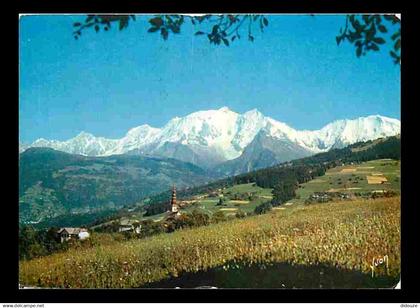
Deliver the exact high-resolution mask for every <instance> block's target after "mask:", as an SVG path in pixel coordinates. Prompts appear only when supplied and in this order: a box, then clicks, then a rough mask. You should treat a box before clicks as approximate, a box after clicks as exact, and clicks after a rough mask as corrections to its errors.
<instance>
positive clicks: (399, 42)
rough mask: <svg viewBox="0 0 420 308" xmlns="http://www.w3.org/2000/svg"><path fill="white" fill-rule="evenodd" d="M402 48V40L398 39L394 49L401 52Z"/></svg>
mask: <svg viewBox="0 0 420 308" xmlns="http://www.w3.org/2000/svg"><path fill="white" fill-rule="evenodd" d="M400 48H401V39H398V40H397V41H396V42H395V45H394V49H395V50H399V49H400Z"/></svg>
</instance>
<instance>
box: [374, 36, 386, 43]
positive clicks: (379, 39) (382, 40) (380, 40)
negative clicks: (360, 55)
mask: <svg viewBox="0 0 420 308" xmlns="http://www.w3.org/2000/svg"><path fill="white" fill-rule="evenodd" d="M373 41H374V42H375V43H376V44H385V40H384V39H383V38H382V37H374V38H373Z"/></svg>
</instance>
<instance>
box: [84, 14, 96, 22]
mask: <svg viewBox="0 0 420 308" xmlns="http://www.w3.org/2000/svg"><path fill="white" fill-rule="evenodd" d="M94 17H95V15H88V16H87V17H86V20H85V22H89V21H91V20H92V19H93V18H94Z"/></svg>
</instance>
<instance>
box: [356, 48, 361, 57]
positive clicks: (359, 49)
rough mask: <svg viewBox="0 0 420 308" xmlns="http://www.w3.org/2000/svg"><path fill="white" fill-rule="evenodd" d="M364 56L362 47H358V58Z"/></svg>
mask: <svg viewBox="0 0 420 308" xmlns="http://www.w3.org/2000/svg"><path fill="white" fill-rule="evenodd" d="M361 55H362V46H358V47H357V48H356V56H357V57H358V58H360V56H361Z"/></svg>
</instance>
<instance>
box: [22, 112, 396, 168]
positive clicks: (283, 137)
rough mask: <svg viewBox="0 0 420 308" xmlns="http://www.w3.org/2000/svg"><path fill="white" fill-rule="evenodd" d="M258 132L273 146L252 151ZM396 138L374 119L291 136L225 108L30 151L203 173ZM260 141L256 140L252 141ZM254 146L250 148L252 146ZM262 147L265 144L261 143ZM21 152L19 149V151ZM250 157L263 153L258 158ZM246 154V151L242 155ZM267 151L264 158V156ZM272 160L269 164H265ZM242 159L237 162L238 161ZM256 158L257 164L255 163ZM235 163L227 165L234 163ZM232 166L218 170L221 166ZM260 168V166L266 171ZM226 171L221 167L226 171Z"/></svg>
mask: <svg viewBox="0 0 420 308" xmlns="http://www.w3.org/2000/svg"><path fill="white" fill-rule="evenodd" d="M262 132H264V134H265V137H267V138H266V139H267V140H272V143H276V144H277V145H276V150H274V151H273V148H274V146H272V147H268V148H265V147H264V146H263V147H262V148H260V149H257V148H256V147H257V145H263V144H265V143H264V142H259V141H258V140H255V138H257V136H260V135H259V134H260V133H262ZM399 132H400V121H399V120H396V119H391V118H387V117H383V116H380V115H374V116H368V117H361V118H357V119H354V120H338V121H335V122H333V123H330V124H328V125H326V126H324V127H323V128H321V129H319V130H314V131H308V130H303V131H299V130H296V129H294V128H292V127H290V126H288V125H286V124H285V123H282V122H279V121H277V120H274V119H272V118H269V117H266V116H264V115H263V114H262V113H260V112H259V111H258V110H256V109H253V110H250V111H248V112H245V113H244V114H238V113H236V112H234V111H232V110H230V109H229V108H227V107H223V108H220V109H218V110H206V111H198V112H194V113H191V114H189V115H187V116H185V117H182V118H180V117H176V118H173V119H172V120H170V121H169V122H168V123H167V124H166V125H165V126H163V127H162V128H153V127H151V126H148V125H142V126H139V127H136V128H133V129H131V130H129V131H128V133H127V134H126V135H125V136H124V137H123V138H121V139H106V138H103V137H95V136H93V135H91V134H88V133H85V132H82V133H80V134H79V135H78V136H76V137H74V138H72V139H69V140H67V141H56V140H45V139H38V140H37V141H35V142H34V143H33V144H32V145H30V146H31V147H40V146H41V147H50V148H53V149H56V150H60V151H64V152H68V153H72V154H81V155H87V156H108V155H115V154H124V153H130V154H141V155H151V156H157V157H170V158H176V159H179V160H182V161H186V162H191V163H194V164H197V165H199V166H200V167H203V168H206V169H212V168H214V167H215V166H216V165H220V164H223V166H229V165H231V166H233V167H232V168H233V170H227V169H224V168H225V167H222V169H224V170H225V171H226V172H228V173H232V172H233V173H234V172H235V170H240V171H244V170H246V168H245V169H243V168H239V169H236V167H235V166H237V165H238V164H239V165H243V166H246V165H249V166H253V165H255V163H253V161H256V160H261V159H262V160H263V161H267V164H268V165H270V164H273V163H278V162H281V161H285V160H289V159H294V158H299V157H301V155H302V154H305V155H310V154H314V153H319V152H325V151H328V150H330V149H334V148H342V147H345V146H347V145H349V144H352V143H355V142H360V141H367V140H373V139H376V138H381V137H387V136H392V135H396V134H398V133H399ZM258 138H260V137H258ZM254 140H255V142H253V141H254ZM266 143H268V141H267V142H266ZM25 148H26V147H20V150H21V151H23V150H24V149H25ZM250 148H253V150H252V152H259V151H263V152H266V153H267V154H266V155H264V157H261V155H259V154H258V155H257V154H255V155H254V157H252V158H250V157H249V153H246V152H250V151H251V150H250ZM246 149H247V150H246ZM267 149H268V152H267V151H266V150H267ZM269 153H271V154H269ZM293 154H296V155H295V156H293ZM270 155H271V156H272V155H274V156H273V157H275V160H274V161H272V160H270V159H269V157H270ZM241 156H242V157H241ZM257 156H260V158H257ZM238 158H240V159H239V160H241V162H238V161H233V160H235V159H238ZM228 161H233V162H231V163H227V164H224V163H225V162H228ZM267 164H263V165H262V166H267ZM226 168H227V167H226Z"/></svg>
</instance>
